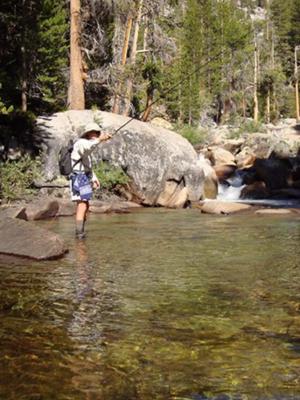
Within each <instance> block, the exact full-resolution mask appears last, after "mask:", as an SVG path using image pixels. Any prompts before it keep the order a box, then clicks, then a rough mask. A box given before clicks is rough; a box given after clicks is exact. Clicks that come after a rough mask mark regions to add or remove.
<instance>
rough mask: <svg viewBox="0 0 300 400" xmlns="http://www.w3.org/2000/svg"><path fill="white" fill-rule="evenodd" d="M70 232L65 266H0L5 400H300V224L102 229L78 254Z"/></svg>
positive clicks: (184, 222)
mask: <svg viewBox="0 0 300 400" xmlns="http://www.w3.org/2000/svg"><path fill="white" fill-rule="evenodd" d="M71 223H72V222H71V220H69V219H66V220H59V221H58V222H57V224H56V225H54V226H53V228H54V229H55V230H56V231H57V232H61V233H63V234H64V235H65V236H66V237H67V239H68V240H69V241H70V246H71V252H70V254H69V255H68V256H67V258H65V259H64V260H62V261H59V262H58V261H57V262H54V263H53V262H51V263H33V264H31V265H20V263H16V264H13V265H10V266H9V267H8V266H7V265H6V262H5V260H1V261H0V289H1V291H0V305H1V308H0V311H1V325H0V335H1V342H0V357H1V360H2V365H1V374H0V398H1V399H2V398H3V399H5V400H6V399H8V400H9V399H22V398H24V399H31V398H32V399H35V398H39V399H72V400H74V399H75V400H77V399H96V400H97V399H99V400H100V399H101V400H103V399H105V400H106V399H107V400H110V399H114V400H115V399H130V400H133V399H137V400H148V399H149V400H150V399H151V400H152V399H164V400H165V399H173V400H175V399H177V400H179V399H181V400H183V399H221V398H226V399H227V398H235V399H274V398H280V399H292V398H293V399H295V398H296V396H297V395H298V393H300V381H299V376H300V358H299V356H300V353H299V348H300V346H299V343H300V297H299V289H300V283H299V282H300V279H299V278H300V270H299V264H298V262H299V261H298V260H299V256H300V249H299V239H300V231H299V219H298V220H297V219H295V218H294V216H291V217H284V218H283V217H275V218H270V217H269V216H268V217H266V218H264V217H261V216H260V217H258V218H251V219H245V217H238V216H234V217H224V218H220V217H211V216H203V215H201V214H199V213H198V212H194V211H187V210H184V211H182V212H170V211H162V210H155V211H153V210H148V211H144V212H142V213H137V214H132V215H116V216H110V217H109V218H107V217H106V216H104V217H103V218H102V217H99V216H97V217H94V218H93V217H92V218H91V220H90V221H89V238H88V240H86V241H82V242H76V246H75V242H74V241H73V238H71V236H68V232H73V230H72V229H71V226H69V225H68V224H71ZM72 246H73V247H72ZM221 394H222V395H221ZM222 396H223V397H222Z"/></svg>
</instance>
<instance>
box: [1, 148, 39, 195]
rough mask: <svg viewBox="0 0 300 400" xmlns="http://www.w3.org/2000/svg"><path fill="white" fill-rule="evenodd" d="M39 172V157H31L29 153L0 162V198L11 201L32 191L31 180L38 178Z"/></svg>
mask: <svg viewBox="0 0 300 400" xmlns="http://www.w3.org/2000/svg"><path fill="white" fill-rule="evenodd" d="M40 174H41V162H40V159H39V158H36V159H32V158H31V157H30V156H29V155H25V156H24V157H22V158H21V159H20V160H18V161H6V162H4V163H2V164H0V198H2V199H4V200H5V201H11V200H17V199H21V198H23V197H24V196H26V195H28V194H31V193H33V191H34V190H33V188H32V184H33V181H34V180H35V179H38V178H39V177H40Z"/></svg>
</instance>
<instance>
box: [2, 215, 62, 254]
mask: <svg viewBox="0 0 300 400" xmlns="http://www.w3.org/2000/svg"><path fill="white" fill-rule="evenodd" d="M0 237H1V240H0V253H1V254H7V255H13V256H20V257H28V258H33V259H35V260H48V259H54V258H59V257H62V256H63V255H64V254H65V253H66V252H67V250H68V249H67V247H66V246H65V244H64V242H63V241H62V239H60V237H59V236H58V235H56V234H55V233H52V232H49V231H47V230H46V229H43V228H40V227H37V226H35V225H32V224H31V223H30V222H26V221H23V220H21V219H15V218H8V217H7V218H3V219H1V220H0Z"/></svg>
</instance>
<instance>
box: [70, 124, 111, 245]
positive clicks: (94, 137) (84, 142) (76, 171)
mask: <svg viewBox="0 0 300 400" xmlns="http://www.w3.org/2000/svg"><path fill="white" fill-rule="evenodd" d="M110 138H111V136H110V135H108V134H106V133H103V132H101V129H100V127H99V125H97V124H96V123H94V122H92V123H89V124H88V125H87V126H86V127H85V129H84V132H83V134H82V135H81V137H80V139H79V140H77V142H75V144H74V147H73V151H72V153H71V159H72V167H73V171H72V175H71V181H70V188H71V198H72V201H75V202H76V203H77V207H76V220H75V222H76V228H75V236H76V238H77V239H84V237H85V231H84V228H85V222H86V218H87V213H88V210H89V201H90V200H91V198H92V196H93V189H97V188H99V187H100V183H99V180H98V178H97V176H96V175H95V173H94V172H93V170H92V152H93V150H94V149H95V147H96V146H97V145H98V144H99V143H100V142H103V141H105V140H108V139H110Z"/></svg>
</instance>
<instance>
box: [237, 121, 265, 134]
mask: <svg viewBox="0 0 300 400" xmlns="http://www.w3.org/2000/svg"><path fill="white" fill-rule="evenodd" d="M239 132H240V133H241V134H243V133H256V132H260V133H265V132H266V128H265V127H264V126H263V124H262V123H261V122H255V121H254V120H252V119H249V120H246V121H244V122H242V123H241V125H240V126H239Z"/></svg>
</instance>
